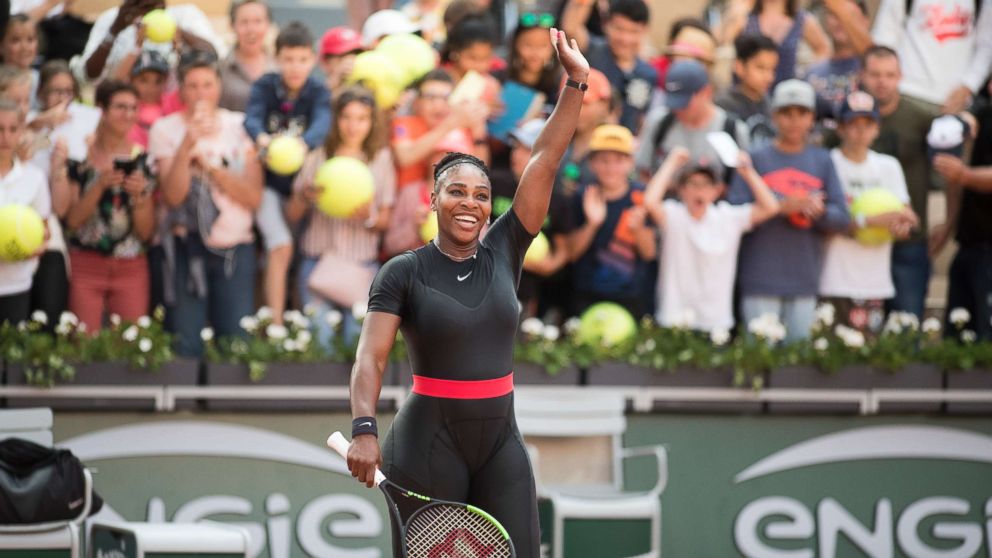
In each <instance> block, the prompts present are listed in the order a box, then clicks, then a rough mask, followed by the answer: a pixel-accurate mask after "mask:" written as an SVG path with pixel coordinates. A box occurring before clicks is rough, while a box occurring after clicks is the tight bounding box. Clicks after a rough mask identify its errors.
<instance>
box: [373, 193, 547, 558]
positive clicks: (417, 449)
mask: <svg viewBox="0 0 992 558" xmlns="http://www.w3.org/2000/svg"><path fill="white" fill-rule="evenodd" d="M531 239H532V236H531V235H530V234H529V233H528V232H527V231H526V229H524V227H523V225H522V224H521V223H520V220H519V219H518V218H517V216H516V214H515V213H514V212H513V211H512V210H510V211H508V212H506V214H504V215H503V216H502V217H501V218H499V219H498V220H497V221H496V222H495V223H494V224H493V225H492V227H490V229H489V232H488V234H487V235H486V236H485V238H484V239H483V240H482V241H481V242H480V245H479V250H478V252H477V253H476V256H475V257H474V258H471V259H469V260H467V261H464V262H455V261H452V260H451V259H449V258H448V257H446V256H445V255H443V254H441V252H440V251H439V250H438V248H437V246H435V245H434V243H430V244H428V245H427V246H424V247H423V248H420V249H418V250H416V251H413V252H406V253H404V254H402V255H399V256H397V257H395V258H393V259H392V260H390V261H389V262H387V263H386V265H384V266H383V267H382V270H380V271H379V274H378V275H377V276H376V279H375V281H374V282H373V284H372V290H371V295H370V298H369V311H370V312H386V313H389V314H395V315H398V316H400V318H401V320H402V321H401V323H400V329H401V331H402V333H403V337H404V338H405V339H406V342H407V346H408V348H409V353H410V361H411V364H412V366H413V373H414V374H416V375H420V376H428V377H431V378H439V379H445V380H489V379H494V378H500V377H503V376H506V375H507V374H508V373H509V372H510V371H511V370H512V366H513V342H514V336H515V335H516V329H517V321H518V316H519V312H520V306H519V303H518V302H517V297H516V291H517V283H518V282H519V280H520V270H521V267H522V265H523V257H524V253H525V252H526V250H527V247H528V246H529V244H530V241H531ZM382 448H383V461H384V466H383V472H384V473H385V474H386V476H387V477H388V478H389V479H390V480H392V481H393V482H395V483H397V484H398V485H400V486H403V487H406V488H409V489H411V490H414V491H417V492H422V493H423V494H426V495H428V496H431V497H433V498H439V499H443V500H451V501H456V502H465V503H469V504H472V505H475V506H478V507H480V508H482V509H483V510H485V511H487V512H489V513H490V514H492V515H493V516H494V517H495V518H496V519H497V520H499V522H500V523H502V524H503V526H504V527H506V530H507V531H508V532H509V534H510V537H511V539H512V540H513V545H514V547H515V549H516V552H517V556H518V557H519V558H537V557H538V556H540V553H539V546H540V533H539V529H538V521H537V500H536V494H535V489H534V476H533V473H532V471H531V467H530V460H529V459H528V457H527V452H526V449H525V448H524V443H523V439H522V438H521V436H520V432H519V431H518V430H517V425H516V421H515V419H514V414H513V393H512V392H511V393H509V394H507V395H504V396H501V397H492V398H487V399H444V398H437V397H430V396H425V395H420V394H416V393H414V394H412V395H411V397H410V398H409V399H408V400H407V401H406V403H405V404H404V405H403V407H402V408H401V409H400V411H399V413H398V414H397V415H396V418H395V420H394V421H393V424H392V426H391V427H390V429H389V433H387V434H386V437H385V439H384V440H383V442H382ZM390 520H391V521H392V520H393V518H392V517H390ZM398 533H399V531H398V529H397V525H395V524H394V525H393V546H394V549H398V548H399V545H400V543H401V542H402V540H401V538H400V537H399V536H398ZM394 552H396V555H397V556H399V555H400V554H399V552H398V551H396V550H394Z"/></svg>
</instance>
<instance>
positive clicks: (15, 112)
mask: <svg viewBox="0 0 992 558" xmlns="http://www.w3.org/2000/svg"><path fill="white" fill-rule="evenodd" d="M25 117H26V115H25V114H24V112H23V111H22V109H21V107H19V106H18V105H17V104H15V103H13V102H11V101H9V100H7V99H0V206H5V205H13V204H18V205H27V206H30V207H32V208H33V209H34V210H35V211H36V212H38V215H39V216H40V217H41V218H42V220H45V219H47V218H48V215H49V213H50V212H51V198H50V196H49V193H48V184H47V180H45V175H43V174H42V173H41V171H39V170H38V169H36V168H34V167H32V166H31V165H28V164H24V163H21V161H20V160H19V159H18V157H17V154H16V153H17V148H18V145H19V144H20V139H21V138H20V136H21V134H22V133H23V132H24V122H25ZM42 251H44V248H42V249H41V250H39V251H38V252H37V253H35V254H33V255H32V256H31V257H29V258H27V259H25V260H20V261H13V262H8V261H5V260H0V324H2V323H3V322H9V323H11V324H18V323H20V322H22V321H26V320H27V319H28V316H29V315H30V312H31V283H32V276H33V275H34V272H35V270H36V269H37V268H38V256H40V255H41V253H42ZM52 319H57V317H55V318H53V317H49V320H50V321H51V320H52Z"/></svg>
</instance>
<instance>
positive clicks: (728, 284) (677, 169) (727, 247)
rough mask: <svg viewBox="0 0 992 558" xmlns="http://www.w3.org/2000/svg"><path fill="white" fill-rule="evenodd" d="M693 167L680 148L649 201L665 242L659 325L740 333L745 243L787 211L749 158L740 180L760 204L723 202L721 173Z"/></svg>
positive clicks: (744, 158) (658, 176)
mask: <svg viewBox="0 0 992 558" xmlns="http://www.w3.org/2000/svg"><path fill="white" fill-rule="evenodd" d="M689 161H690V156H689V151H688V150H687V149H685V148H683V147H677V148H675V149H674V150H673V151H672V153H671V154H669V156H668V157H667V158H666V159H665V162H664V164H662V165H661V167H660V168H659V169H658V172H657V173H655V175H654V176H653V177H652V178H651V181H650V182H649V183H648V186H647V191H646V192H645V194H644V206H645V208H646V209H647V211H648V214H649V215H650V216H651V217H652V218H653V219H654V222H655V223H656V224H657V226H658V228H659V229H660V230H661V238H662V240H661V246H660V249H661V262H660V266H659V268H660V271H659V277H658V295H657V296H658V311H657V315H656V317H657V320H658V323H660V324H661V325H663V326H666V327H672V326H682V327H689V328H691V329H695V330H697V331H707V332H712V331H718V330H722V331H729V330H730V329H731V328H732V327H733V326H734V310H733V308H734V305H733V292H734V279H735V278H736V276H737V249H738V247H739V246H740V242H741V237H742V236H743V235H744V233H746V232H747V231H749V230H751V228H752V227H754V226H757V225H760V224H761V223H763V222H765V221H766V220H768V219H770V218H771V217H773V216H774V215H776V214H778V211H779V205H778V201H777V200H776V199H775V194H773V193H772V191H771V190H770V189H769V188H768V186H767V185H766V184H765V183H764V181H763V180H762V179H761V176H760V175H758V173H757V172H755V170H754V168H753V167H751V160H750V157H748V155H747V153H746V152H744V151H741V152H740V156H739V161H738V164H737V173H738V174H739V175H740V176H741V177H742V179H743V181H744V182H746V183H747V185H748V188H750V190H751V194H752V195H753V196H754V199H755V203H747V204H743V205H730V204H728V203H727V202H725V201H718V200H720V198H721V197H722V196H723V188H724V185H723V182H722V180H721V178H720V176H719V175H718V174H717V171H716V170H714V169H713V167H710V166H705V165H698V164H691V165H690V166H688V167H686V168H684V169H683V168H682V167H683V165H685V164H686V163H688V162H689ZM676 175H678V177H677V178H676ZM672 183H675V184H676V185H677V187H678V190H677V195H678V198H679V199H678V201H676V200H674V199H669V200H664V198H665V193H666V191H667V190H668V188H669V186H670V185H671V184H672ZM663 200H664V201H663Z"/></svg>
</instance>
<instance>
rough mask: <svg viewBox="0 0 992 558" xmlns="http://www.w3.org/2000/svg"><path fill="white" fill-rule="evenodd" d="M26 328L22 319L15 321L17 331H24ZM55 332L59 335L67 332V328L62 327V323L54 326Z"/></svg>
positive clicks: (25, 323) (26, 324)
mask: <svg viewBox="0 0 992 558" xmlns="http://www.w3.org/2000/svg"><path fill="white" fill-rule="evenodd" d="M27 330H28V323H27V322H24V321H21V322H17V331H20V332H21V333H24V332H25V331H27ZM55 333H58V334H59V335H65V334H67V333H69V328H67V327H63V326H62V324H59V326H58V327H56V328H55Z"/></svg>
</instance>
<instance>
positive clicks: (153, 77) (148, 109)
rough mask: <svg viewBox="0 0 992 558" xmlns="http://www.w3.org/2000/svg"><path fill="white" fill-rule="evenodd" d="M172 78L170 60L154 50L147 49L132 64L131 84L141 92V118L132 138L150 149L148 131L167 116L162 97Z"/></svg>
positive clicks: (139, 116)
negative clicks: (167, 82) (170, 75)
mask: <svg viewBox="0 0 992 558" xmlns="http://www.w3.org/2000/svg"><path fill="white" fill-rule="evenodd" d="M168 78H169V63H168V62H167V61H166V60H165V57H164V56H162V55H161V54H159V53H158V52H157V51H154V50H146V51H143V52H142V53H141V56H139V57H138V59H137V60H136V61H135V62H134V65H133V66H131V85H133V86H134V89H135V90H136V91H137V92H138V121H137V122H136V123H135V125H134V128H133V129H132V130H131V134H130V135H129V138H128V139H130V140H131V141H133V142H134V143H136V144H138V145H140V146H141V147H144V148H146V149H147V148H148V131H149V130H151V128H152V124H154V123H155V122H156V121H157V120H158V119H159V118H162V117H163V116H165V115H166V111H165V106H164V103H163V96H164V94H165V85H166V81H167V80H168Z"/></svg>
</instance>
